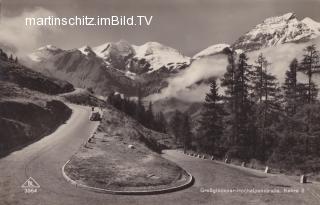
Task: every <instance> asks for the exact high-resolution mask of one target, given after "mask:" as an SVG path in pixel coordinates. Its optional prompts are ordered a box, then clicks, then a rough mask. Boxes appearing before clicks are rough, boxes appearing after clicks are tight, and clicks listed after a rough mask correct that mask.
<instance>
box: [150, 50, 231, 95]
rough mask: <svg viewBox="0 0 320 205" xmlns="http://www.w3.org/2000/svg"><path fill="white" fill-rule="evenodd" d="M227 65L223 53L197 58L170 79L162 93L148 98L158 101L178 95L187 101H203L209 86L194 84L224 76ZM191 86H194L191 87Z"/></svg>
mask: <svg viewBox="0 0 320 205" xmlns="http://www.w3.org/2000/svg"><path fill="white" fill-rule="evenodd" d="M226 66H227V58H226V57H225V55H222V54H221V55H216V56H212V57H210V58H203V59H199V60H196V61H194V62H193V63H192V64H191V66H190V67H188V68H187V69H186V70H184V71H182V72H181V73H180V74H178V75H177V76H175V77H173V78H171V79H169V81H168V83H169V85H168V87H166V88H164V89H162V91H161V93H157V94H153V95H150V96H149V97H148V99H150V100H152V101H156V100H159V99H163V98H170V97H177V98H180V99H183V100H185V101H202V100H203V98H204V96H205V93H206V92H207V91H208V86H207V85H203V84H200V85H199V86H192V85H194V84H195V83H197V82H199V81H201V80H205V79H209V78H211V77H217V76H222V75H223V73H224V71H225V68H226ZM190 86H192V87H191V88H190Z"/></svg>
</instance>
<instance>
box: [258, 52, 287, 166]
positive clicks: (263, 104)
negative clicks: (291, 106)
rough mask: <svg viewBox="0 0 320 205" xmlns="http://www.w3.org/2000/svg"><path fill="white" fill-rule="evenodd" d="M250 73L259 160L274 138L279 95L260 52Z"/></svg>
mask: <svg viewBox="0 0 320 205" xmlns="http://www.w3.org/2000/svg"><path fill="white" fill-rule="evenodd" d="M256 64H257V65H256V66H255V68H256V69H255V70H254V72H253V74H252V76H253V77H252V84H253V86H252V87H253V96H254V99H255V101H256V104H255V120H256V128H257V133H258V135H259V138H258V146H257V149H256V151H257V152H256V153H257V155H258V157H259V158H260V159H261V160H266V159H267V156H268V154H270V153H268V152H270V151H271V148H272V146H273V143H274V139H275V138H276V135H277V133H276V131H275V126H276V125H277V123H278V122H279V113H280V110H281V95H280V93H281V92H280V88H279V87H278V83H277V79H276V77H275V76H274V75H272V74H270V73H268V67H269V65H270V64H269V62H268V61H267V60H266V58H265V57H264V56H263V55H262V54H260V55H259V57H258V59H257V61H256Z"/></svg>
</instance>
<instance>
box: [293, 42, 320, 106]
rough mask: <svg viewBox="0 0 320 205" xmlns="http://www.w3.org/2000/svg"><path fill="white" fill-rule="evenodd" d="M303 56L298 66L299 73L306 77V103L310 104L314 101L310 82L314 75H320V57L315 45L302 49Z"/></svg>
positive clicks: (312, 86) (312, 87)
mask: <svg viewBox="0 0 320 205" xmlns="http://www.w3.org/2000/svg"><path fill="white" fill-rule="evenodd" d="M304 51H305V54H304V56H303V60H302V62H301V64H300V66H299V69H298V70H299V71H300V72H302V73H304V74H306V75H307V77H308V84H307V85H308V98H307V99H308V103H309V104H311V103H313V102H314V101H315V98H314V94H313V92H314V91H313V90H315V89H316V88H315V87H314V84H313V82H312V77H313V75H314V74H316V73H320V56H319V51H318V50H316V47H315V45H311V46H308V47H307V48H305V49H304Z"/></svg>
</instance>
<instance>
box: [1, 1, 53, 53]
mask: <svg viewBox="0 0 320 205" xmlns="http://www.w3.org/2000/svg"><path fill="white" fill-rule="evenodd" d="M48 16H56V15H55V13H53V12H51V11H49V10H47V9H44V8H41V7H37V8H34V9H33V10H26V11H24V12H22V13H21V14H20V15H19V16H14V17H6V16H3V17H2V19H1V24H0V47H1V46H5V47H9V48H11V49H12V50H14V51H15V54H16V55H19V56H24V55H26V54H28V53H30V52H31V51H32V50H34V49H35V48H36V47H38V46H39V45H38V44H39V39H40V38H41V37H42V36H43V35H45V33H46V32H52V31H57V30H58V28H57V27H53V26H51V27H49V26H26V25H25V18H28V17H29V18H39V17H42V18H43V17H48Z"/></svg>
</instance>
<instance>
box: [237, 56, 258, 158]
mask: <svg viewBox="0 0 320 205" xmlns="http://www.w3.org/2000/svg"><path fill="white" fill-rule="evenodd" d="M247 61H248V57H247V56H246V54H245V53H242V54H240V55H239V60H238V63H237V72H236V78H235V82H236V84H235V95H236V98H237V100H236V102H237V110H236V113H235V116H236V119H235V120H236V122H237V124H236V125H237V126H238V128H237V130H238V136H237V137H236V144H237V145H238V146H239V147H240V149H242V152H243V150H247V152H245V153H247V154H249V153H250V151H252V149H250V147H251V146H253V144H254V142H255V139H254V137H255V133H254V132H255V129H254V123H253V121H252V115H253V110H252V102H251V101H250V97H249V91H250V76H251V74H252V71H251V66H250V65H249V64H248V63H247ZM245 153H242V154H240V155H241V156H240V157H244V158H247V157H248V156H245Z"/></svg>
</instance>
